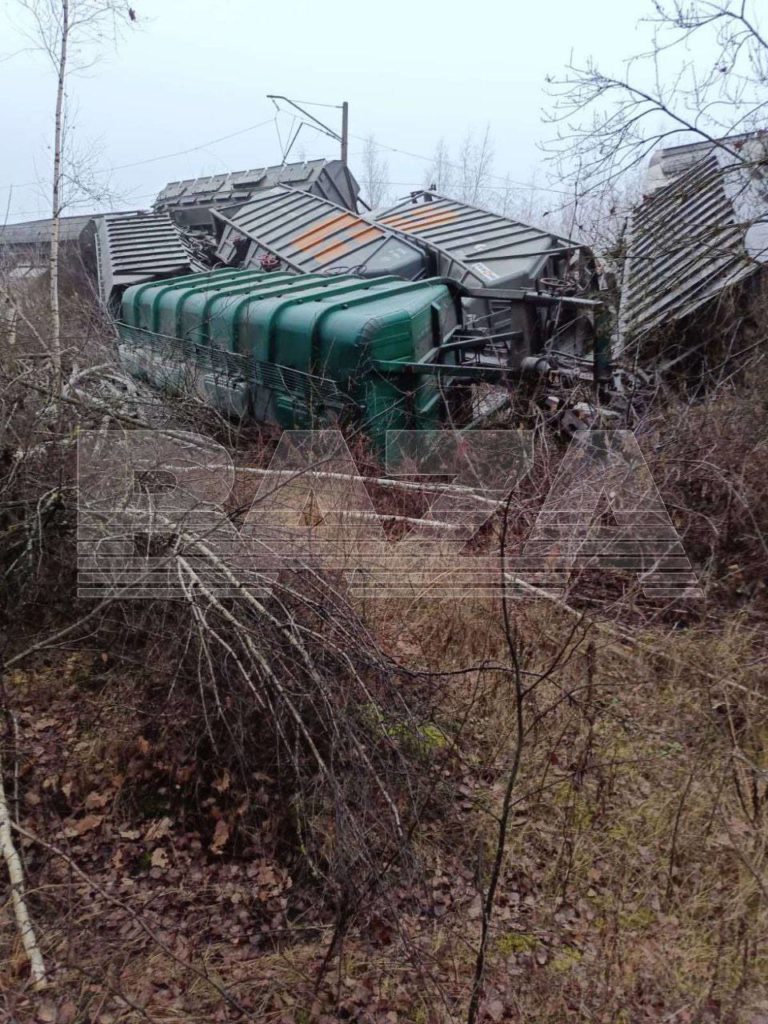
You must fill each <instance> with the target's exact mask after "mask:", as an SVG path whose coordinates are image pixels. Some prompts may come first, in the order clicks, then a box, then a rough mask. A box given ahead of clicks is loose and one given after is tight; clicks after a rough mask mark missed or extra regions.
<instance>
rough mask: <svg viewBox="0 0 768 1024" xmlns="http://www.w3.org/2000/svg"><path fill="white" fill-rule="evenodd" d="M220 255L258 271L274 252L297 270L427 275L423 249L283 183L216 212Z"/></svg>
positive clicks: (227, 260)
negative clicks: (240, 203) (247, 200)
mask: <svg viewBox="0 0 768 1024" xmlns="http://www.w3.org/2000/svg"><path fill="white" fill-rule="evenodd" d="M213 217H214V221H215V222H216V231H217V235H218V238H219V246H218V249H217V252H216V255H217V257H218V258H219V259H220V260H221V261H222V262H223V263H227V264H230V265H232V266H244V267H253V268H256V269H258V268H259V266H260V265H261V261H262V259H268V257H270V256H274V257H276V258H277V259H279V260H281V261H282V263H283V264H284V265H285V267H287V268H288V269H290V270H293V271H295V272H296V273H306V274H316V273H328V272H329V271H335V272H336V273H341V272H342V270H343V271H345V272H346V273H355V274H359V275H361V276H364V277H379V276H382V275H389V274H392V275H396V276H397V277H402V278H406V279H408V280H416V279H417V278H420V277H424V276H425V269H426V263H427V261H426V258H425V255H424V253H423V252H422V250H421V249H420V248H419V247H418V246H417V245H416V244H415V243H411V242H408V241H407V240H406V239H403V238H400V237H398V236H397V235H395V234H393V233H392V232H391V231H388V230H387V229H385V228H384V227H382V226H381V225H379V224H374V223H372V222H371V221H369V220H365V219H364V218H362V217H358V216H357V215H356V214H353V213H350V212H349V211H348V210H344V209H342V208H341V207H339V206H337V205H335V204H334V203H331V202H328V201H327V200H325V199H321V198H320V197H319V196H316V195H311V194H310V193H308V192H303V191H301V190H299V189H295V188H289V187H288V186H287V185H279V186H278V187H277V188H273V189H268V190H267V191H265V192H259V193H257V194H256V195H255V196H254V197H253V199H251V200H250V201H249V202H247V203H244V204H243V205H242V206H237V207H234V208H232V209H229V208H227V209H224V210H215V211H214V212H213Z"/></svg>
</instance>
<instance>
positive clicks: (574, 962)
mask: <svg viewBox="0 0 768 1024" xmlns="http://www.w3.org/2000/svg"><path fill="white" fill-rule="evenodd" d="M579 963H581V953H580V952H579V951H578V949H574V948H573V947H572V946H565V947H564V948H563V949H562V950H561V951H560V952H559V953H558V954H557V956H555V957H553V958H552V960H551V961H550V963H549V966H550V967H551V968H552V970H553V971H556V972H557V973H558V974H567V973H568V971H572V970H573V968H574V967H576V966H578V964H579Z"/></svg>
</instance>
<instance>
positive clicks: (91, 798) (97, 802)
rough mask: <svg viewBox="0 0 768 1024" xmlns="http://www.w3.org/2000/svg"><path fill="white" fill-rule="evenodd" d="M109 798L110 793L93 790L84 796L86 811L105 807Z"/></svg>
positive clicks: (110, 796)
mask: <svg viewBox="0 0 768 1024" xmlns="http://www.w3.org/2000/svg"><path fill="white" fill-rule="evenodd" d="M111 799H112V795H111V794H110V793H97V792H96V791H95V790H94V791H93V792H92V793H89V794H88V796H87V797H86V798H85V808H86V810H88V811H95V810H96V809H97V808H101V807H106V806H107V804H108V803H109V801H110V800H111Z"/></svg>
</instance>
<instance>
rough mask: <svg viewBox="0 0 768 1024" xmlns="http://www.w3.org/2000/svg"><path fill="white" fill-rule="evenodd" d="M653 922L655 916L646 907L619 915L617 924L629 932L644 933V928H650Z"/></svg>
mask: <svg viewBox="0 0 768 1024" xmlns="http://www.w3.org/2000/svg"><path fill="white" fill-rule="evenodd" d="M655 920H656V915H655V914H654V913H653V911H652V910H649V909H648V907H638V908H637V909H636V910H630V911H628V912H627V913H625V914H619V924H620V925H621V927H622V928H626V929H627V931H631V932H639V931H644V930H645V929H646V928H650V927H651V925H652V924H653V923H654V922H655Z"/></svg>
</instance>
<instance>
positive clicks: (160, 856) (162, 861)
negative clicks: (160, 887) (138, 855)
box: [152, 846, 170, 870]
mask: <svg viewBox="0 0 768 1024" xmlns="http://www.w3.org/2000/svg"><path fill="white" fill-rule="evenodd" d="M152 867H153V868H162V869H163V870H165V868H167V867H170V862H169V860H168V854H167V853H166V852H165V850H164V849H163V848H162V846H158V848H157V849H156V850H155V851H154V852H153V854H152Z"/></svg>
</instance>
